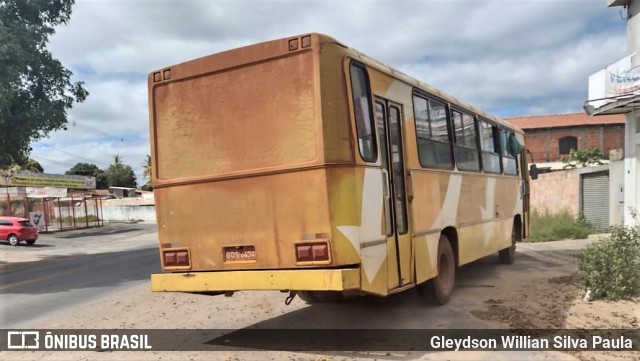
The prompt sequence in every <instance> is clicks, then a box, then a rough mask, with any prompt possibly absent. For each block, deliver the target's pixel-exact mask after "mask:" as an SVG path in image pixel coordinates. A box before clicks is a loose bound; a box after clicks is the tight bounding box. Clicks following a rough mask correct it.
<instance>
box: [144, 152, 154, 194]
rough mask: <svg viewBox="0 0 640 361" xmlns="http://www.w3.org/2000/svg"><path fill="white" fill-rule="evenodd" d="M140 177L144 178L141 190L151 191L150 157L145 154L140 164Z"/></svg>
mask: <svg viewBox="0 0 640 361" xmlns="http://www.w3.org/2000/svg"><path fill="white" fill-rule="evenodd" d="M142 175H143V176H144V182H145V183H144V185H143V186H142V189H143V190H152V189H153V187H152V186H151V156H150V155H149V154H147V156H146V157H145V159H144V162H142Z"/></svg>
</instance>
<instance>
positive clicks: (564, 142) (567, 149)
mask: <svg viewBox="0 0 640 361" xmlns="http://www.w3.org/2000/svg"><path fill="white" fill-rule="evenodd" d="M558 147H559V148H560V154H569V153H571V150H572V149H573V150H578V138H576V137H564V138H560V140H559V141H558Z"/></svg>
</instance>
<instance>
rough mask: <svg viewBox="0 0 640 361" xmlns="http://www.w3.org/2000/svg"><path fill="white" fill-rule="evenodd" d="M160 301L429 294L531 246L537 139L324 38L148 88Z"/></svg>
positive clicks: (219, 57)
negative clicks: (530, 164)
mask: <svg viewBox="0 0 640 361" xmlns="http://www.w3.org/2000/svg"><path fill="white" fill-rule="evenodd" d="M148 86H149V113H150V114H149V117H150V120H149V121H150V133H151V152H152V164H153V169H152V184H153V188H154V195H155V202H156V214H157V222H158V237H159V243H160V260H161V263H162V269H163V271H164V273H161V274H154V275H152V277H151V284H152V290H153V291H170V292H190V293H201V294H212V295H213V294H221V293H226V294H227V295H230V294H233V292H235V291H242V290H281V291H286V292H290V294H289V298H288V301H289V302H290V300H291V299H292V298H293V297H295V295H296V294H297V295H299V296H300V297H301V298H303V299H304V300H306V301H307V302H324V301H332V300H338V299H340V298H342V297H344V296H356V295H364V294H371V295H378V296H385V295H388V294H392V293H396V292H400V291H403V290H406V289H408V288H411V287H414V286H419V287H420V288H421V289H424V290H429V291H430V292H431V294H432V295H433V297H432V298H431V299H432V300H435V301H436V302H437V303H440V304H442V303H445V302H447V301H448V299H449V297H450V295H451V293H452V291H453V286H454V280H455V272H456V268H457V267H459V266H462V265H464V264H466V263H469V262H472V261H474V260H477V259H479V258H482V257H485V256H487V255H490V254H492V253H494V252H498V253H499V259H500V261H502V262H503V263H512V262H513V259H514V251H515V244H516V242H517V241H521V240H522V239H523V237H526V235H527V228H528V194H529V191H528V189H529V183H528V182H529V170H528V169H527V161H526V157H525V156H524V155H525V150H524V147H523V144H524V138H523V132H522V130H521V129H519V128H517V127H515V126H513V125H510V124H508V123H506V122H504V121H501V120H500V119H498V118H496V117H494V116H492V115H489V114H487V113H485V112H484V111H482V110H480V109H478V108H475V107H473V106H471V105H469V104H467V103H465V102H462V101H460V100H458V99H456V98H454V97H452V96H449V95H447V94H445V93H443V92H442V91H440V90H438V89H436V88H434V87H432V86H429V85H427V84H425V83H423V82H421V81H418V80H416V79H413V78H411V77H409V76H407V75H405V74H403V73H400V72H398V71H396V70H394V69H392V68H390V67H388V66H386V65H384V64H382V63H380V62H378V61H376V60H374V59H372V58H370V57H368V56H366V55H364V54H362V53H360V52H358V51H356V50H355V49H353V48H350V47H347V46H346V45H344V44H342V43H340V42H339V41H337V40H335V39H333V38H331V37H328V36H325V35H322V34H315V33H314V34H305V35H300V36H294V37H290V38H286V39H280V40H275V41H269V42H264V43H260V44H255V45H251V46H247V47H243V48H239V49H235V50H230V51H225V52H222V53H218V54H213V55H210V56H205V57H202V58H198V59H195V60H191V61H187V62H185V63H181V64H178V65H172V66H169V67H166V68H162V69H160V70H158V71H154V72H152V73H150V74H149V78H148Z"/></svg>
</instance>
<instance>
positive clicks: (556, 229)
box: [527, 211, 595, 242]
mask: <svg viewBox="0 0 640 361" xmlns="http://www.w3.org/2000/svg"><path fill="white" fill-rule="evenodd" d="M530 221H531V234H530V235H529V237H528V238H527V242H544V241H558V240H561V239H582V238H587V236H588V235H590V234H591V233H594V232H595V229H594V228H593V227H592V226H591V225H590V224H589V222H587V220H586V219H585V218H584V216H582V215H578V217H577V218H575V217H573V216H572V215H570V214H569V213H567V212H561V213H539V212H536V211H534V212H532V213H531V218H530Z"/></svg>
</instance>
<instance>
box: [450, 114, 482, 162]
mask: <svg viewBox="0 0 640 361" xmlns="http://www.w3.org/2000/svg"><path fill="white" fill-rule="evenodd" d="M451 121H452V123H453V127H454V130H455V131H454V134H455V147H454V149H455V155H456V164H457V165H458V169H460V170H470V171H480V156H479V153H478V143H477V140H476V124H475V119H474V117H473V116H471V115H469V114H466V113H461V112H459V111H457V110H453V111H451Z"/></svg>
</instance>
